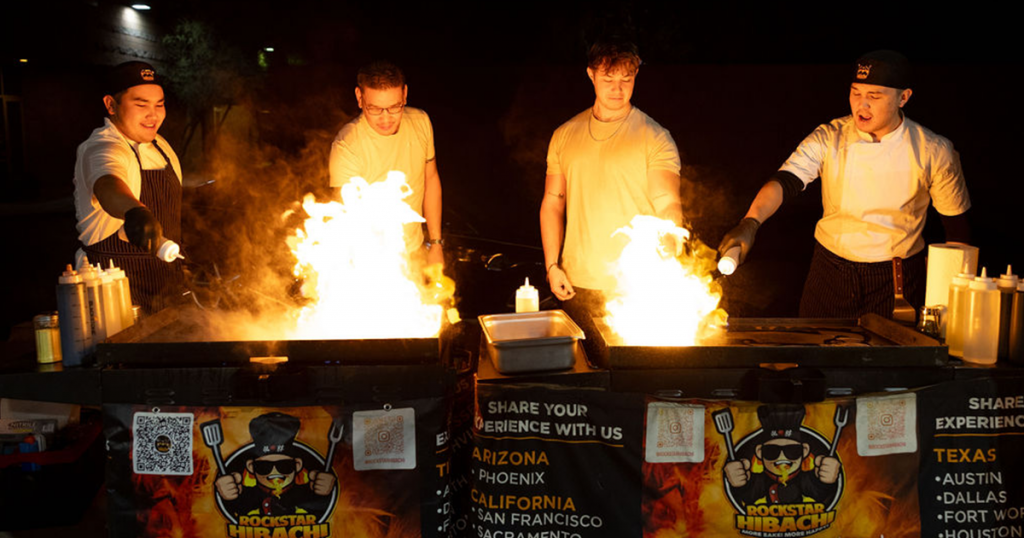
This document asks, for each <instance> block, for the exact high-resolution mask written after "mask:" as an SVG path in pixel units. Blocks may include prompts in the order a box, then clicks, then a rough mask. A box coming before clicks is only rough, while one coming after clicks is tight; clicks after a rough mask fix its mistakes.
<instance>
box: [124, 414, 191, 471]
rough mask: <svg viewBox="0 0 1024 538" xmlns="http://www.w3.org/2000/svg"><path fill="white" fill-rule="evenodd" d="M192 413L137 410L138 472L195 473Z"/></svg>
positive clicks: (134, 457)
mask: <svg viewBox="0 0 1024 538" xmlns="http://www.w3.org/2000/svg"><path fill="white" fill-rule="evenodd" d="M194 420H195V417H194V416H193V415H192V413H135V417H134V420H133V421H132V439H133V443H132V462H133V464H134V469H135V473H136V474H158V475H180V476H187V475H191V474H192V423H193V422H194Z"/></svg>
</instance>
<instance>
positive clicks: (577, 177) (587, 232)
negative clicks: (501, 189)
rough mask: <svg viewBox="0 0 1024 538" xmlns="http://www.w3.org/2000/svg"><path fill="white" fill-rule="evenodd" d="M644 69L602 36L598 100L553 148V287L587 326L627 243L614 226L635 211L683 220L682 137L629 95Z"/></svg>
mask: <svg viewBox="0 0 1024 538" xmlns="http://www.w3.org/2000/svg"><path fill="white" fill-rule="evenodd" d="M639 69H640V57H639V55H638V54H637V50H636V46H635V45H633V44H632V43H628V42H623V41H606V42H598V43H596V44H594V45H593V46H592V47H591V48H590V52H589V54H588V65H587V76H588V77H589V78H590V81H591V83H593V85H594V95H595V99H594V105H593V106H592V107H590V108H588V109H587V110H584V111H583V112H581V113H580V114H578V115H576V116H575V117H574V118H572V119H570V120H569V121H567V122H565V123H564V124H562V126H561V127H559V128H558V129H557V130H556V131H555V134H554V135H553V136H552V137H551V145H550V147H549V149H548V158H547V162H548V165H547V177H546V178H545V189H544V190H545V192H544V199H543V201H542V202H541V208H540V229H541V239H542V241H543V244H544V265H545V267H546V270H547V279H548V283H549V284H550V285H551V291H552V292H553V293H554V294H555V296H556V297H558V298H559V299H561V300H562V301H563V302H564V303H563V307H564V308H565V310H566V311H567V312H568V313H569V315H570V316H572V318H573V319H574V320H575V321H576V322H577V323H579V324H580V325H581V327H582V328H583V329H584V331H587V332H591V331H590V330H588V326H590V325H591V322H590V318H591V317H592V316H599V315H601V312H602V310H603V306H604V298H603V295H602V293H601V291H602V290H608V289H610V287H611V286H612V285H613V282H612V279H611V276H610V271H609V267H608V266H609V264H610V263H612V262H614V261H615V259H616V258H618V256H619V254H620V253H621V251H622V248H623V246H624V243H623V242H622V240H621V239H620V238H619V237H615V238H613V237H612V233H613V232H615V230H617V229H619V228H621V227H623V226H626V225H627V224H629V222H630V221H631V220H632V219H633V217H634V216H636V215H655V216H658V217H661V218H664V219H669V220H672V221H673V222H675V223H676V224H681V223H682V206H681V204H680V200H679V169H680V166H681V165H680V159H679V151H678V150H677V149H676V144H675V141H673V140H672V136H671V135H670V134H669V132H668V130H666V129H665V128H663V127H662V126H660V125H658V123H657V122H655V121H654V120H653V119H651V118H650V116H648V115H647V114H644V113H643V112H641V111H640V110H639V109H637V108H636V107H634V106H632V105H631V104H630V98H631V97H632V95H633V86H634V84H635V81H636V77H637V73H638V71H639ZM591 330H592V329H591Z"/></svg>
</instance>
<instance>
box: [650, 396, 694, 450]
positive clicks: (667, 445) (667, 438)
mask: <svg viewBox="0 0 1024 538" xmlns="http://www.w3.org/2000/svg"><path fill="white" fill-rule="evenodd" d="M645 458H646V460H647V461H648V462H649V463H672V462H700V461H704V407H703V406H700V405H682V404H675V403H670V402H652V403H651V404H650V405H649V406H648V407H647V443H646V454H645Z"/></svg>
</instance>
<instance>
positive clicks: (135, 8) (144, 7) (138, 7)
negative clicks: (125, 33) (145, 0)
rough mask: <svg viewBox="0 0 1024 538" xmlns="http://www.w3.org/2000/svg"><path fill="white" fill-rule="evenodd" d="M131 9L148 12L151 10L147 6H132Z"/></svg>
mask: <svg viewBox="0 0 1024 538" xmlns="http://www.w3.org/2000/svg"><path fill="white" fill-rule="evenodd" d="M132 9H134V10H136V11H149V10H150V9H151V8H150V7H149V4H132Z"/></svg>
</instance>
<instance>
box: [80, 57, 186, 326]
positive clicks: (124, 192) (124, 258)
mask: <svg viewBox="0 0 1024 538" xmlns="http://www.w3.org/2000/svg"><path fill="white" fill-rule="evenodd" d="M103 104H104V106H105V107H106V110H107V114H108V116H107V118H106V119H105V120H104V125H103V127H100V128H99V129H96V130H95V131H93V132H92V135H90V136H89V139H88V140H86V141H85V142H83V143H82V144H81V145H79V146H78V160H77V161H76V163H75V178H74V182H75V213H76V216H77V218H78V224H77V229H78V234H79V235H78V239H79V240H80V241H81V242H82V248H81V249H80V250H79V251H78V253H77V255H76V265H78V264H80V262H81V258H82V256H84V255H88V257H89V261H90V262H93V263H95V262H100V263H103V264H104V266H107V265H108V264H109V260H113V261H114V263H115V264H116V265H118V266H119V267H121V268H123V269H124V270H125V273H126V274H127V275H128V278H129V280H130V281H131V291H132V302H133V303H135V304H138V305H141V307H142V309H143V311H145V312H147V313H148V312H155V311H157V310H160V309H161V308H163V307H165V306H168V305H169V304H171V303H172V302H173V301H174V300H175V299H176V298H180V296H181V288H182V273H181V267H180V263H178V262H174V263H167V262H164V261H161V260H159V259H157V258H156V257H155V254H156V252H157V249H159V247H160V245H161V243H162V242H163V238H166V239H170V240H171V241H174V242H176V243H180V242H181V164H180V163H179V162H178V156H177V155H175V154H174V150H172V149H171V146H170V144H168V143H167V141H166V140H164V139H163V137H161V136H160V135H158V134H157V130H159V129H160V125H161V124H162V123H163V121H164V118H165V117H166V114H167V112H166V110H165V109H164V90H163V87H162V86H161V80H160V77H159V76H158V75H157V73H156V71H155V70H154V69H153V66H151V65H149V64H147V63H144V62H126V63H123V64H120V65H118V66H116V67H114V68H113V69H111V70H110V72H109V73H108V74H107V78H106V84H105V88H104V96H103Z"/></svg>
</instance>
